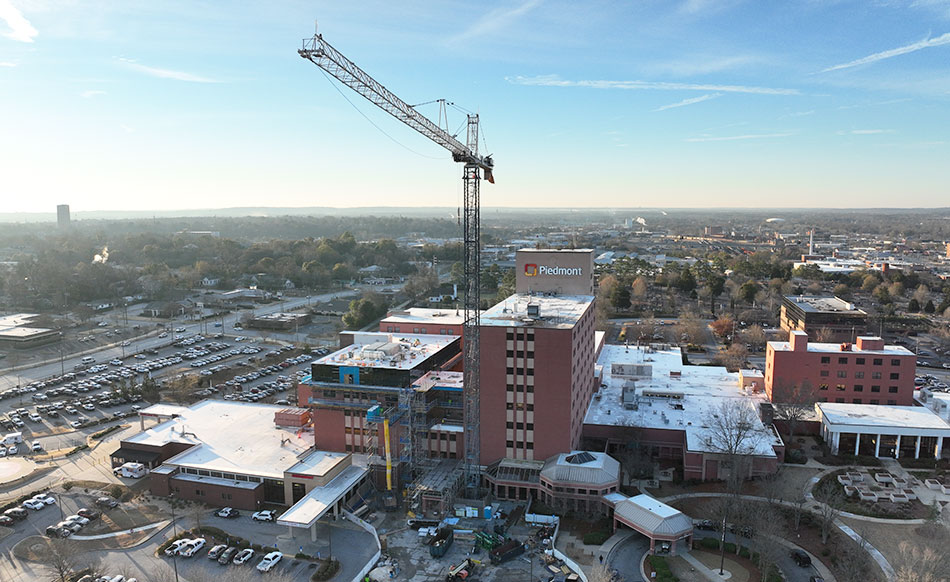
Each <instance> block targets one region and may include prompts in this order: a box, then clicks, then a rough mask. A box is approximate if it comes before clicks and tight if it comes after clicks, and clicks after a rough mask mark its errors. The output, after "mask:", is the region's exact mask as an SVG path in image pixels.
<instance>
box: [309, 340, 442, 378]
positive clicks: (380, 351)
mask: <svg viewBox="0 0 950 582" xmlns="http://www.w3.org/2000/svg"><path fill="white" fill-rule="evenodd" d="M352 336H353V343H352V344H351V345H348V346H346V347H345V348H342V349H339V350H337V351H335V352H333V353H330V354H327V355H326V356H323V357H322V358H320V359H318V360H314V361H313V363H314V364H328V365H331V366H361V367H368V368H390V369H395V370H410V369H412V368H414V367H416V366H417V365H419V363H420V362H423V361H425V360H426V359H428V358H429V357H430V356H432V355H434V354H436V353H438V352H439V351H440V350H442V349H443V348H445V347H446V346H448V345H449V344H451V343H452V342H455V341H458V339H459V338H458V336H454V335H431V334H428V335H421V334H400V333H385V332H354V333H353V334H352Z"/></svg>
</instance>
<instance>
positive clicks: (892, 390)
mask: <svg viewBox="0 0 950 582" xmlns="http://www.w3.org/2000/svg"><path fill="white" fill-rule="evenodd" d="M887 391H888V393H890V394H897V386H888V387H887Z"/></svg>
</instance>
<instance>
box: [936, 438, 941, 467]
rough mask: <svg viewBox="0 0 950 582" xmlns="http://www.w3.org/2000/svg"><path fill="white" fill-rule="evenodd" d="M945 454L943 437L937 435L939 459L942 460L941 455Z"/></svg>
mask: <svg viewBox="0 0 950 582" xmlns="http://www.w3.org/2000/svg"><path fill="white" fill-rule="evenodd" d="M941 455H943V437H942V436H938V437H937V455H936V456H937V460H938V461H939V460H940V456H941Z"/></svg>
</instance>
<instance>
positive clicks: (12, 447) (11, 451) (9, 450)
mask: <svg viewBox="0 0 950 582" xmlns="http://www.w3.org/2000/svg"><path fill="white" fill-rule="evenodd" d="M18 452H20V448H19V447H17V446H16V445H10V446H9V447H7V454H8V455H15V454H17V453H18Z"/></svg>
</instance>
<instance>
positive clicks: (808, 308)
mask: <svg viewBox="0 0 950 582" xmlns="http://www.w3.org/2000/svg"><path fill="white" fill-rule="evenodd" d="M779 321H780V325H781V327H782V329H783V330H785V331H787V332H792V331H803V332H805V333H807V334H808V337H809V339H811V340H812V341H823V342H853V341H855V338H857V337H858V336H859V335H863V334H864V333H865V332H866V331H867V325H868V314H867V313H866V312H865V311H862V310H861V309H858V308H857V307H855V306H854V304H853V303H849V302H847V301H845V300H843V299H839V298H838V297H818V296H812V295H789V296H786V297H784V298H783V299H782V311H781V315H780V317H779Z"/></svg>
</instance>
